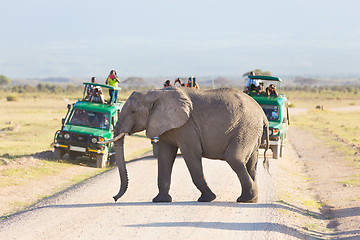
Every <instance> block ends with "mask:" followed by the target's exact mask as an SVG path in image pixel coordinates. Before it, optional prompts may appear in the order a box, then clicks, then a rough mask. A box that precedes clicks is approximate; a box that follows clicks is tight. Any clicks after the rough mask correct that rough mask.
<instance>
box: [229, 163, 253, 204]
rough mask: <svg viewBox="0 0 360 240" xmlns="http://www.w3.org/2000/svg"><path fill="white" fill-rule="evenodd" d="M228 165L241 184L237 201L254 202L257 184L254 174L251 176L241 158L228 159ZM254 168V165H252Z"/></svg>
mask: <svg viewBox="0 0 360 240" xmlns="http://www.w3.org/2000/svg"><path fill="white" fill-rule="evenodd" d="M228 163H229V165H230V167H231V168H232V169H233V170H234V171H235V172H236V174H237V176H238V178H239V180H240V184H241V189H242V192H241V196H240V197H239V198H238V199H237V202H245V203H256V202H257V201H258V189H257V184H256V182H255V181H254V179H255V176H251V175H250V174H249V172H248V166H247V165H246V166H245V164H244V162H243V161H241V160H238V159H236V160H230V161H228ZM254 168H255V169H256V167H255V166H254Z"/></svg>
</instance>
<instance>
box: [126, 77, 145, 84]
mask: <svg viewBox="0 0 360 240" xmlns="http://www.w3.org/2000/svg"><path fill="white" fill-rule="evenodd" d="M122 83H123V84H128V85H136V86H141V85H144V84H145V80H144V79H143V78H141V77H129V78H127V79H126V80H124V81H123V82H122Z"/></svg>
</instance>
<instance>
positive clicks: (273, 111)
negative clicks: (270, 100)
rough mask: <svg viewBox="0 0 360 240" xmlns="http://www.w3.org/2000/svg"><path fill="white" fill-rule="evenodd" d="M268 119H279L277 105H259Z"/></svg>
mask: <svg viewBox="0 0 360 240" xmlns="http://www.w3.org/2000/svg"><path fill="white" fill-rule="evenodd" d="M261 107H262V109H263V110H264V112H265V115H266V117H267V119H268V120H269V121H278V120H279V107H278V106H277V105H261Z"/></svg>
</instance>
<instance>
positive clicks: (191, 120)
mask: <svg viewBox="0 0 360 240" xmlns="http://www.w3.org/2000/svg"><path fill="white" fill-rule="evenodd" d="M143 130H146V136H147V137H148V138H154V137H159V147H158V159H157V160H158V162H157V163H158V189H159V193H158V194H157V196H156V197H155V198H154V199H153V202H171V201H172V197H171V196H170V195H169V189H170V182H171V172H172V168H173V164H174V161H175V158H176V155H177V151H178V149H180V151H181V154H182V155H183V158H184V160H185V163H186V166H187V168H188V170H189V172H190V175H191V178H192V181H193V183H194V184H195V186H196V187H197V188H198V189H199V191H200V192H201V196H200V197H199V199H198V201H199V202H211V201H213V200H214V199H215V198H216V195H215V194H214V193H213V192H212V191H211V190H210V188H209V187H208V185H207V183H206V181H205V178H204V174H203V167H202V157H206V158H209V159H219V160H225V161H226V162H227V163H228V164H229V165H230V166H231V168H232V169H233V170H234V171H235V173H236V174H237V176H238V178H239V180H240V184H241V195H240V197H238V199H237V202H246V203H255V202H257V201H258V188H257V181H256V168H257V162H258V149H259V146H260V144H261V141H262V137H263V132H264V135H265V139H266V144H265V145H266V147H265V153H264V161H263V164H264V167H265V169H267V170H268V167H269V162H268V160H267V158H266V151H267V150H268V148H269V145H268V143H269V124H268V120H267V118H266V116H265V114H264V112H263V110H262V108H261V107H260V106H259V105H258V103H256V102H255V101H254V100H253V99H252V98H251V97H250V96H248V95H247V94H245V93H243V92H242V91H240V90H237V89H232V88H221V89H214V90H200V89H191V88H185V87H169V88H163V89H155V90H145V91H134V92H133V93H132V94H131V95H130V97H129V98H128V99H127V101H126V102H125V104H124V106H123V108H122V110H121V113H120V115H119V118H118V121H117V123H116V126H115V136H116V137H115V138H113V139H111V140H108V141H107V142H106V143H109V142H115V143H114V148H115V155H116V157H115V158H116V162H117V166H118V170H119V174H120V181H121V186H120V190H119V192H118V194H117V195H116V196H114V197H113V198H114V200H115V202H116V201H117V200H118V199H119V198H120V197H121V196H122V195H123V194H124V193H125V192H126V190H127V187H128V176H127V170H126V166H125V161H124V136H125V134H128V135H131V134H133V133H136V132H140V131H143ZM263 139H264V138H263Z"/></svg>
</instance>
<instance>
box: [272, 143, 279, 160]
mask: <svg viewBox="0 0 360 240" xmlns="http://www.w3.org/2000/svg"><path fill="white" fill-rule="evenodd" d="M271 150H272V152H273V158H274V159H279V154H280V144H279V145H274V146H272V147H271Z"/></svg>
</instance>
